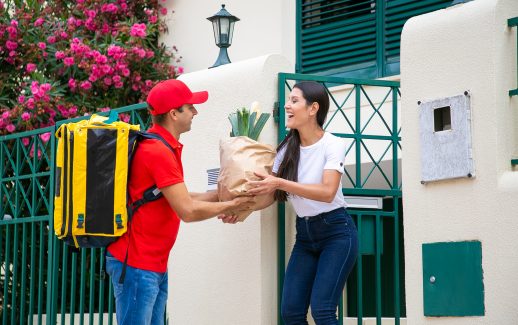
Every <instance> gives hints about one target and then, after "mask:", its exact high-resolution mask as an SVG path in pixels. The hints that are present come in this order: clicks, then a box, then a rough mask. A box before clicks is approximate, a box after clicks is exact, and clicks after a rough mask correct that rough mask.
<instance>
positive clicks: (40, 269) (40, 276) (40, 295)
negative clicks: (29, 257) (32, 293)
mask: <svg viewBox="0 0 518 325" xmlns="http://www.w3.org/2000/svg"><path fill="white" fill-rule="evenodd" d="M43 222H44V221H40V222H39V233H40V241H39V245H40V251H39V259H38V324H41V322H42V316H41V315H42V314H43V306H42V305H43V290H44V289H46V287H44V286H43V270H44V269H45V265H44V264H43V251H44V250H45V241H44V238H43V235H44V233H45V227H44V225H43ZM47 267H48V265H47ZM47 273H50V272H47ZM47 285H48V284H47Z"/></svg>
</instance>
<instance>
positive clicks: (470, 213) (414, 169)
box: [401, 0, 518, 325]
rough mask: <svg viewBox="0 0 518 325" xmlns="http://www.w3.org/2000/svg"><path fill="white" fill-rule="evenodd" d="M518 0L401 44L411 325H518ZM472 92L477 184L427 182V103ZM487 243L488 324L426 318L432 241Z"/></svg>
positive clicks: (450, 14)
mask: <svg viewBox="0 0 518 325" xmlns="http://www.w3.org/2000/svg"><path fill="white" fill-rule="evenodd" d="M516 16H518V1H516V0H498V1H495V0H475V1H471V2H467V3H464V4H460V5H457V6H454V7H451V8H448V9H445V10H440V11H436V12H433V13H430V14H427V15H423V16H419V17H415V18H412V19H410V20H409V21H408V22H407V23H406V24H405V27H404V30H403V34H402V45H401V81H402V89H401V92H402V94H403V96H402V110H403V111H402V128H403V130H404V132H405V136H404V151H405V155H404V158H403V184H404V185H403V204H404V209H405V215H404V229H405V261H406V265H405V268H406V283H405V286H406V302H407V306H406V307H407V319H408V324H455V325H460V324H465V325H468V324H469V325H476V324H499V325H501V324H517V323H518V304H517V303H516V299H517V292H518V276H517V273H518V259H517V258H516V257H517V253H516V252H517V251H518V241H517V240H516V238H517V234H518V218H517V211H518V200H517V199H516V198H517V195H518V170H517V171H513V168H512V167H511V164H510V160H511V158H512V157H513V155H516V154H517V153H518V148H517V145H518V141H517V136H516V131H515V130H516V128H517V126H518V101H517V99H516V98H513V99H510V98H509V96H508V91H509V90H510V89H514V88H516V76H517V72H516V46H517V45H516V28H513V29H511V28H509V27H507V19H508V18H512V17H516ZM465 90H469V91H471V109H472V130H473V131H472V139H473V157H474V162H475V170H476V178H474V179H467V178H466V179H458V180H448V181H440V182H432V183H428V184H426V185H422V184H421V183H420V180H421V161H420V150H421V149H420V141H419V118H418V112H419V111H418V106H417V101H418V100H421V101H423V100H431V99H436V98H441V97H447V96H453V95H458V94H462V93H463V92H464V91H465ZM463 240H478V241H481V242H482V267H483V277H484V280H483V281H484V290H485V316H484V317H441V318H435V317H424V316H423V314H424V309H423V283H422V276H423V273H422V255H421V248H422V244H423V243H431V242H445V241H463Z"/></svg>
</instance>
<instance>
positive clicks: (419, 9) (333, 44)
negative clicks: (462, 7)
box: [296, 0, 452, 78]
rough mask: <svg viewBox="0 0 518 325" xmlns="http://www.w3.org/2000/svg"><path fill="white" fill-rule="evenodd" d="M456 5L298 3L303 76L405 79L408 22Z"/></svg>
mask: <svg viewBox="0 0 518 325" xmlns="http://www.w3.org/2000/svg"><path fill="white" fill-rule="evenodd" d="M451 3H452V1H451V0H418V1H417V0H297V67H296V68H297V72H300V73H313V74H324V75H344V74H345V75H348V76H354V77H364V78H378V77H384V76H389V75H394V74H399V48H400V41H401V31H402V29H403V25H404V24H405V22H406V21H407V20H408V19H409V18H411V17H413V16H417V15H422V14H425V13H428V12H431V11H435V10H439V9H443V8H446V7H448V6H449V5H451ZM378 8H379V9H378ZM377 33H378V35H377ZM376 64H378V66H377V65H376Z"/></svg>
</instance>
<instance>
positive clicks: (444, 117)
mask: <svg viewBox="0 0 518 325" xmlns="http://www.w3.org/2000/svg"><path fill="white" fill-rule="evenodd" d="M433 123H434V131H435V132H440V131H446V130H451V109H450V106H445V107H439V108H435V109H434V110H433Z"/></svg>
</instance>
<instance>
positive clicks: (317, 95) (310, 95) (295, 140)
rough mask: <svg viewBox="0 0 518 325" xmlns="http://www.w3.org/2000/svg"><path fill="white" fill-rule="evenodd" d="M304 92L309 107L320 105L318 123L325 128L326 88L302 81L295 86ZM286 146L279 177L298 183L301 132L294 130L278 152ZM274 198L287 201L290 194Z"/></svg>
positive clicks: (327, 97) (277, 194)
mask: <svg viewBox="0 0 518 325" xmlns="http://www.w3.org/2000/svg"><path fill="white" fill-rule="evenodd" d="M293 88H297V89H299V90H300V91H301V92H302V97H304V99H305V100H306V103H307V105H311V104H313V103H315V102H317V103H318V106H319V108H318V112H317V123H318V125H319V126H320V127H321V128H323V127H324V122H325V120H326V116H327V112H328V111H329V96H328V95H327V91H326V88H325V87H324V86H323V85H322V84H320V83H318V82H315V81H302V82H299V83H297V84H295V85H294V86H293ZM284 146H286V152H285V153H284V158H283V160H282V162H281V165H280V166H279V170H278V171H277V177H280V178H284V179H287V180H290V181H294V182H296V181H297V175H298V172H299V160H300V135H299V131H297V130H295V129H292V130H290V132H288V135H287V136H286V138H284V140H283V141H282V142H281V144H279V146H278V147H277V152H280V151H281V149H282V148H283V147H284ZM274 197H275V199H276V200H277V201H286V199H287V198H288V194H287V193H286V192H285V191H281V190H277V191H275V194H274Z"/></svg>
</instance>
